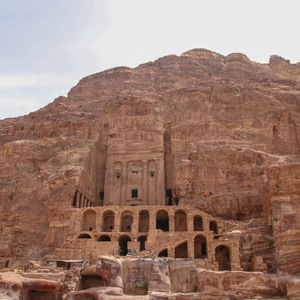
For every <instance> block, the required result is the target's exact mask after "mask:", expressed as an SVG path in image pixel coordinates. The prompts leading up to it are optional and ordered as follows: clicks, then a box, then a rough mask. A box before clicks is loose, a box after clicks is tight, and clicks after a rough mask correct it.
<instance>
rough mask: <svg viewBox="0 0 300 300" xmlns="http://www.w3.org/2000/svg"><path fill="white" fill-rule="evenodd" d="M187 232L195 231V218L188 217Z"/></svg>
mask: <svg viewBox="0 0 300 300" xmlns="http://www.w3.org/2000/svg"><path fill="white" fill-rule="evenodd" d="M187 231H188V232H192V231H194V224H193V216H191V215H187Z"/></svg>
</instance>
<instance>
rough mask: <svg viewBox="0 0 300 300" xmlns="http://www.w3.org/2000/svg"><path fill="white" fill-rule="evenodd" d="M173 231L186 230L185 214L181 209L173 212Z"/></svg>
mask: <svg viewBox="0 0 300 300" xmlns="http://www.w3.org/2000/svg"><path fill="white" fill-rule="evenodd" d="M175 231H187V216H186V213H185V212H184V211H182V210H179V211H176V213H175Z"/></svg>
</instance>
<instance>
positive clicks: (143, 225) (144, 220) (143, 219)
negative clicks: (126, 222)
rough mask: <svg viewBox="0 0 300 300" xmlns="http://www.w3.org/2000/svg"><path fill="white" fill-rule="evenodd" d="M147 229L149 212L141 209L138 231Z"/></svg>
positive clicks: (146, 230)
mask: <svg viewBox="0 0 300 300" xmlns="http://www.w3.org/2000/svg"><path fill="white" fill-rule="evenodd" d="M148 231H149V212H148V211H147V210H142V211H140V213H139V232H148Z"/></svg>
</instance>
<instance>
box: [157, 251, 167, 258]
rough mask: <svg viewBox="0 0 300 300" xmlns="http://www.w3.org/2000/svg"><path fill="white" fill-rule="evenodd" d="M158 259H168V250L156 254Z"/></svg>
mask: <svg viewBox="0 0 300 300" xmlns="http://www.w3.org/2000/svg"><path fill="white" fill-rule="evenodd" d="M158 257H168V249H164V250H161V251H160V252H159V253H158Z"/></svg>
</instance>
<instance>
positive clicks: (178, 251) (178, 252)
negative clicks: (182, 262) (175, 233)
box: [175, 242, 188, 258]
mask: <svg viewBox="0 0 300 300" xmlns="http://www.w3.org/2000/svg"><path fill="white" fill-rule="evenodd" d="M175 257H176V258H188V245H187V242H183V243H181V244H180V245H178V246H177V247H176V248H175Z"/></svg>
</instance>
